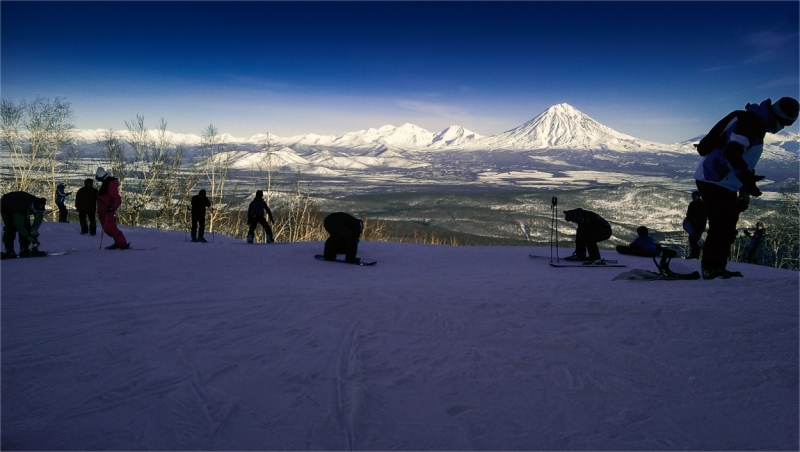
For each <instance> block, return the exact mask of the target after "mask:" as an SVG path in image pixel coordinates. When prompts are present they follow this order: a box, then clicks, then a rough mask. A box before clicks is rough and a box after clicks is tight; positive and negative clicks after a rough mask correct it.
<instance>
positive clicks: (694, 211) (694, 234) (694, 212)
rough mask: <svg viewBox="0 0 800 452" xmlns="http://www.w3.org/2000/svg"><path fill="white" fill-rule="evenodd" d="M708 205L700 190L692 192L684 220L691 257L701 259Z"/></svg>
mask: <svg viewBox="0 0 800 452" xmlns="http://www.w3.org/2000/svg"><path fill="white" fill-rule="evenodd" d="M707 221H708V215H706V206H705V204H704V203H703V197H702V196H700V192H699V191H696V190H695V191H693V192H692V202H690V203H689V207H688V208H687V209H686V218H685V219H684V220H683V230H684V231H686V232H687V233H688V234H689V248H690V250H691V251H690V254H689V259H700V250H701V248H700V238H701V237H702V236H703V232H705V230H706V222H707Z"/></svg>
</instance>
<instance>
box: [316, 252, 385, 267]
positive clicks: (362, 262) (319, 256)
mask: <svg viewBox="0 0 800 452" xmlns="http://www.w3.org/2000/svg"><path fill="white" fill-rule="evenodd" d="M314 258H315V259H317V260H318V261H324V262H340V263H342V264H348V265H360V266H362V267H366V266H368V265H375V264H377V263H378V262H377V261H374V262H364V261H361V262H359V263H358V264H351V263H350V262H346V261H345V260H344V259H334V260H332V261H326V260H325V257H323V256H322V254H317V255H315V256H314Z"/></svg>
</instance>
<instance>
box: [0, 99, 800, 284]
mask: <svg viewBox="0 0 800 452" xmlns="http://www.w3.org/2000/svg"><path fill="white" fill-rule="evenodd" d="M798 110H800V106H799V105H798V101H797V100H796V99H794V98H791V97H782V98H780V99H779V100H778V101H776V102H772V100H771V99H766V100H764V101H763V102H761V103H759V104H750V103H748V104H747V105H745V108H744V110H736V111H733V112H731V113H730V114H728V115H727V116H725V117H724V118H723V119H721V120H720V121H719V122H717V124H716V125H714V127H713V128H712V129H711V130H710V131H709V133H708V134H707V135H706V136H705V137H704V138H703V139H702V140H700V142H699V143H698V144H696V145H695V146H696V147H697V152H698V153H699V154H700V155H701V156H702V157H703V158H702V160H701V161H700V163H699V165H698V166H697V169H696V171H695V174H694V178H695V182H696V185H697V191H695V192H693V193H692V202H691V203H690V204H689V207H688V209H687V213H686V219H685V221H684V229H685V230H686V231H687V233H688V234H689V246H690V249H691V252H690V255H689V258H692V259H697V258H699V257H700V251H701V246H700V238H701V236H702V234H703V232H704V231H705V228H706V223H707V224H708V233H707V235H706V240H705V244H704V245H703V246H702V259H701V270H702V277H703V279H714V278H726V279H727V278H731V277H741V276H742V274H741V273H740V272H734V271H729V270H727V269H726V266H727V261H728V255H729V254H730V248H731V245H733V243H734V241H735V239H736V235H737V234H738V231H737V229H736V225H737V223H738V221H739V215H740V214H741V213H742V212H744V211H745V210H746V209H747V208H748V206H749V203H750V198H751V197H758V196H761V190H759V188H758V187H757V186H756V182H758V181H760V180H762V179H763V178H764V176H757V175H756V174H755V166H756V164H757V163H758V160H759V159H760V158H761V153H762V151H763V145H764V137H765V135H766V134H767V133H777V132H779V131H781V130H782V129H783V128H784V127H788V126H791V125H792V124H794V122H795V121H796V120H797V116H798ZM95 179H97V180H98V181H99V182H100V183H101V185H100V189H99V190H95V189H94V186H93V185H94V184H93V181H92V180H91V179H86V180H85V181H84V187H83V188H81V189H80V190H78V193H77V196H76V198H75V207H76V209H77V210H78V212H79V218H80V223H81V234H84V235H85V234H87V233H88V234H91V235H95V234H96V224H95V218H94V215H95V212H96V213H97V216H98V217H99V221H100V225H101V227H102V228H103V231H104V232H105V233H106V234H107V235H108V236H109V237H111V238H113V239H114V243H113V244H112V245H110V246H108V247H107V248H108V249H127V248H129V247H130V243H129V242H127V240H126V239H125V236H124V235H123V233H122V232H121V231H120V230H119V229H118V228H117V222H116V210H117V209H118V208H119V207H120V205H121V204H122V199H121V197H120V194H119V179H117V178H115V177H112V176H111V175H110V174H109V173H108V172H107V171H106V170H105V169H103V168H102V167H100V168H98V169H97V173H96V175H95ZM69 195H70V193H67V192H66V191H65V188H64V185H63V184H59V185H58V187H57V190H56V204H57V206H58V208H59V221H60V222H66V221H67V209H66V207H65V205H64V202H65V199H66V197H67V196H69ZM46 202H47V200H46V199H45V198H39V197H36V196H34V195H32V194H30V193H26V192H21V191H17V192H11V193H6V194H5V195H3V196H2V198H1V199H0V210H1V211H2V220H3V224H4V229H3V245H4V246H5V250H6V251H5V252H4V253H3V257H4V258H5V257H16V253H15V252H14V238H15V236H16V235H17V234H19V242H20V255H21V256H30V255H35V253H37V252H38V244H39V242H38V235H39V233H38V228H39V226H40V225H41V222H42V217H43V213H44V210H45V204H46ZM191 204H192V207H191V209H192V241H193V242H205V241H206V240H205V238H204V237H203V234H204V232H205V214H206V209H210V208H211V203H210V201H209V199H208V198H207V197H206V192H205V190H200V192H199V193H198V194H197V195H196V196H194V197H193V198H192V200H191ZM30 215H33V216H34V222H33V224H31V223H30V218H29V217H30ZM247 216H248V225H249V229H248V233H247V242H248V243H253V238H254V234H255V230H256V227H257V226H258V225H259V224H260V225H261V226H262V227H263V228H264V232H265V234H266V237H267V243H272V242H274V241H275V238H274V236H273V232H272V228H271V227H270V225H269V222H273V221H274V218H273V216H272V212H271V211H270V209H269V206H268V205H267V203H266V201H265V200H264V193H263V192H262V191H261V190H258V191H257V192H256V196H255V199H253V201H252V202H250V205H249V206H248V210H247ZM267 218H269V222H268V221H267ZM564 218H565V220H566V221H568V222H573V223H575V224H576V225H577V231H576V233H575V253H574V254H573V255H572V256H570V257H568V258H566V259H567V260H579V261H589V262H590V263H602V258H601V257H600V250H599V247H598V246H597V243H598V242H601V241H603V240H607V239H609V238H610V237H611V226H610V225H609V223H608V222H607V221H606V220H605V219H604V218H603V217H601V216H600V215H598V214H596V213H595V212H592V211H589V210H584V209H580V208H577V209H572V210H568V211H566V212H564ZM323 224H324V227H325V230H326V231H327V232H328V233H329V234H330V237H329V238H328V239H327V241H326V242H325V249H324V253H323V256H324V258H325V259H326V260H333V259H336V255H337V254H345V260H346V261H347V262H350V263H358V262H359V259H358V258H357V257H356V253H357V250H358V242H359V238H360V236H361V233H362V232H363V230H364V223H363V222H362V221H361V220H360V219H358V218H355V217H353V216H352V215H350V214H347V213H344V212H336V213H332V214H330V215H328V216H327V217H326V218H325V220H324V222H323ZM756 227H757V228H756V231H755V232H754V233H752V234H751V233H749V232H748V231H745V234H746V235H747V236H748V237H750V238H751V241H750V243H749V244H748V247H747V248H746V261H747V262H754V261H755V253H756V251H757V249H758V244H759V242H760V241H761V240H762V238H763V235H764V227H763V224H761V223H760V222H759V223H758V224H757V225H756ZM648 232H649V231H648V230H647V228H646V227H644V226H642V227H640V228H639V229H638V230H637V234H638V235H639V237H638V238H637V239H636V240H634V242H633V243H631V245H630V247H627V248H628V249H629V250H632V251H633V252H634V253H636V254H640V255H643V256H650V255H653V256H656V255H659V254H663V253H664V251H663V249H662V248H661V247H660V246H659V245H658V244H656V243H655V242H654V241H653V239H652V238H651V237H649V234H648ZM31 244H32V245H33V250H29V249H28V246H29V245H31Z"/></svg>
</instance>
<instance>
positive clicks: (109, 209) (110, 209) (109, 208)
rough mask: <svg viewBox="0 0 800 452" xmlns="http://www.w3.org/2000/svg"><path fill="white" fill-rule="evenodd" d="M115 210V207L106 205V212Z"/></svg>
mask: <svg viewBox="0 0 800 452" xmlns="http://www.w3.org/2000/svg"><path fill="white" fill-rule="evenodd" d="M115 210H117V209H115V208H113V207H106V212H108V213H111V212H113V211H115Z"/></svg>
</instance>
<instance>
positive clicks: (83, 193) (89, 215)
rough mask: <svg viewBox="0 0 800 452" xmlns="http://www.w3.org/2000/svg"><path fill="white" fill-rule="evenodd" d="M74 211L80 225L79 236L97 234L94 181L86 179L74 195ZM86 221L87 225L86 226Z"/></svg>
mask: <svg viewBox="0 0 800 452" xmlns="http://www.w3.org/2000/svg"><path fill="white" fill-rule="evenodd" d="M75 210H77V211H78V221H80V223H81V235H86V234H90V235H95V234H97V223H96V220H95V218H96V216H97V189H96V188H94V181H93V180H92V179H86V180H84V181H83V187H81V188H79V189H78V192H77V193H75ZM87 220H88V224H87Z"/></svg>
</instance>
